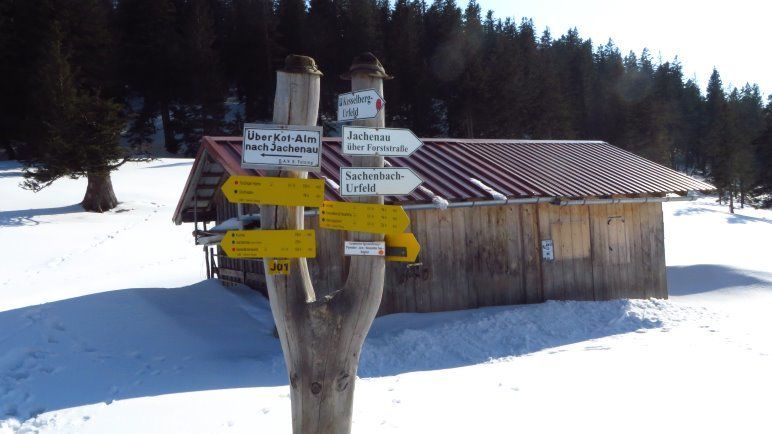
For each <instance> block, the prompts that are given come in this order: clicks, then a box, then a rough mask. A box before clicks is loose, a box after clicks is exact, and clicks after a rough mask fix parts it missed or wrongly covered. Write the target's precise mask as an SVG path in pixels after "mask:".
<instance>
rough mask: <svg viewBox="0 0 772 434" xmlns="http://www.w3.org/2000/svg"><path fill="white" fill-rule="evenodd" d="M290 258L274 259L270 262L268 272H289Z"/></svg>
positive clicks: (284, 274) (284, 273) (276, 273)
mask: <svg viewBox="0 0 772 434" xmlns="http://www.w3.org/2000/svg"><path fill="white" fill-rule="evenodd" d="M289 270H290V260H289V259H274V260H272V261H270V263H269V264H268V274H269V275H271V276H277V275H283V276H286V275H288V274H289Z"/></svg>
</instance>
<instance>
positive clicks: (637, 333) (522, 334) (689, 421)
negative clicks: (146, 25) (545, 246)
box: [0, 159, 772, 434]
mask: <svg viewBox="0 0 772 434" xmlns="http://www.w3.org/2000/svg"><path fill="white" fill-rule="evenodd" d="M190 165H191V161H190V160H171V159H170V160H159V161H155V162H152V163H146V164H134V165H127V166H126V167H124V168H122V169H121V170H120V171H119V172H117V173H116V174H115V176H114V179H113V183H114V186H115V189H116V193H117V195H118V198H119V200H121V201H122V203H121V205H120V206H119V207H118V209H117V210H115V211H113V212H110V213H107V214H104V215H97V214H88V213H83V212H81V211H80V208H79V207H78V205H77V203H78V202H79V201H80V199H81V197H82V194H83V192H84V191H85V182H84V181H73V180H64V181H60V182H57V183H56V184H54V185H53V186H52V187H51V188H49V189H48V190H44V191H43V192H41V193H39V194H33V193H31V192H28V191H23V190H21V189H19V188H18V187H17V184H18V183H19V181H20V173H19V168H18V166H17V165H15V163H13V162H2V163H0V242H1V243H0V246H1V247H2V249H3V254H2V255H0V433H2V434H6V433H17V432H18V433H22V432H23V433H33V432H41V433H194V434H195V433H207V434H208V433H254V432H264V433H289V432H291V429H290V414H289V394H288V388H287V381H286V378H285V377H286V374H285V372H284V363H283V360H282V356H281V349H280V347H279V344H278V341H277V340H276V339H274V338H273V336H272V321H271V316H270V311H269V308H268V304H267V303H266V301H265V300H264V299H262V298H261V297H259V296H258V295H257V294H256V293H255V292H253V291H249V290H246V289H244V288H231V289H226V288H223V287H222V286H220V285H219V284H218V283H217V282H216V281H206V280H204V271H203V268H204V267H203V253H202V252H201V250H200V248H197V247H195V246H193V245H192V237H191V236H190V231H191V227H190V226H189V225H186V226H181V227H178V226H174V225H173V224H172V223H171V214H172V212H173V209H174V206H175V205H176V201H177V197H178V195H179V192H180V190H181V188H182V185H183V183H184V180H185V177H186V175H187V172H188V170H189V168H190ZM665 225H666V244H667V245H666V249H667V263H668V279H669V283H670V292H671V294H672V297H671V299H670V300H668V301H663V300H633V301H625V300H617V301H611V302H548V303H544V304H540V305H532V306H512V307H497V308H488V309H479V310H470V311H462V312H446V313H439V314H399V315H391V316H387V317H384V318H379V319H378V320H376V323H375V325H374V328H373V330H372V332H371V334H370V336H369V337H368V339H367V342H366V344H365V349H364V351H363V353H362V361H361V368H360V372H359V375H360V377H362V378H361V379H360V380H359V381H358V382H357V394H356V400H355V414H354V432H355V433H360V434H362V433H397V432H399V433H427V432H444V433H472V432H474V433H478V432H480V433H507V432H528V433H534V432H537V433H538V432H545V433H547V432H593V433H595V432H601V433H603V432H609V433H611V432H613V433H616V432H626V433H636V432H654V431H659V432H743V433H745V432H759V433H762V432H764V433H767V432H770V431H772V419H770V417H769V416H768V406H769V403H770V402H772V356H771V354H772V319H770V318H772V316H771V315H769V313H768V312H769V311H770V309H772V259H771V258H770V248H769V246H770V245H772V212H769V211H757V210H751V209H745V210H740V211H738V214H737V215H734V216H731V215H729V214H728V213H727V212H726V208H725V207H720V206H718V205H716V204H714V203H713V201H712V200H711V199H707V198H706V199H700V200H699V201H697V202H693V203H674V204H666V205H665Z"/></svg>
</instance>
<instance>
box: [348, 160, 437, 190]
mask: <svg viewBox="0 0 772 434" xmlns="http://www.w3.org/2000/svg"><path fill="white" fill-rule="evenodd" d="M422 182H423V181H422V180H421V178H419V177H418V176H417V175H416V174H415V172H413V170H412V169H410V168H407V167H341V168H340V194H341V196H383V195H388V196H402V195H405V194H410V192H412V191H413V190H415V188H416V187H418V186H419V185H421V183H422Z"/></svg>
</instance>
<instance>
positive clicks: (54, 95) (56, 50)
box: [22, 22, 129, 212]
mask: <svg viewBox="0 0 772 434" xmlns="http://www.w3.org/2000/svg"><path fill="white" fill-rule="evenodd" d="M49 35H50V36H49V41H48V43H47V45H46V47H45V49H44V51H43V53H42V55H41V57H40V59H39V63H38V67H37V74H36V77H35V79H34V85H35V89H36V91H35V92H34V100H35V102H36V104H35V114H36V117H35V120H34V124H35V125H29V126H28V127H27V128H26V131H27V135H26V137H25V148H26V151H25V152H24V153H23V155H24V157H23V159H22V161H23V163H24V165H25V174H24V176H25V181H24V187H25V188H29V189H32V190H34V191H39V190H40V189H42V188H45V187H47V186H48V185H50V184H51V183H53V182H54V181H56V180H57V179H59V178H62V177H70V178H79V177H87V178H88V187H87V189H86V194H85V196H84V198H83V201H82V202H81V205H82V206H83V208H84V209H85V210H86V211H95V212H104V211H107V210H110V209H112V208H114V207H115V206H116V205H117V204H118V200H117V198H116V196H115V193H114V191H113V187H112V181H111V179H110V172H111V171H112V170H115V169H116V168H118V167H119V166H120V165H121V164H123V163H125V162H126V161H128V160H129V155H128V154H127V153H126V149H125V148H123V147H121V146H119V144H118V138H119V133H120V130H121V129H122V127H123V122H124V121H123V119H121V117H120V115H119V107H118V106H117V105H115V104H113V103H112V102H110V101H107V100H105V99H103V98H101V97H100V95H99V94H94V93H91V92H89V91H84V90H79V89H78V88H77V87H76V80H75V78H74V76H73V73H72V69H71V67H70V64H69V62H68V59H67V57H66V54H65V53H64V51H63V37H62V32H61V30H60V26H59V24H58V22H54V23H53V24H52V27H51V31H50V33H49Z"/></svg>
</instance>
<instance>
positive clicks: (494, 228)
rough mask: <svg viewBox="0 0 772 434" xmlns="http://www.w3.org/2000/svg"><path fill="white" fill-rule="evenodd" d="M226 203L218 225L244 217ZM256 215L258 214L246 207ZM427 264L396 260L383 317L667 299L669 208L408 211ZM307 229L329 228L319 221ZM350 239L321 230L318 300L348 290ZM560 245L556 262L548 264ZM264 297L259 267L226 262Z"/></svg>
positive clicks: (314, 263)
mask: <svg viewBox="0 0 772 434" xmlns="http://www.w3.org/2000/svg"><path fill="white" fill-rule="evenodd" d="M220 200H221V202H220V203H218V222H220V221H222V220H224V219H226V218H229V217H232V216H235V215H236V208H235V206H234V205H230V204H227V203H224V202H225V201H224V200H223V199H220ZM245 211H246V212H252V211H253V210H251V209H249V210H245ZM408 215H409V216H410V219H411V226H410V229H409V230H410V231H412V232H413V233H414V234H415V236H416V238H417V239H418V242H419V243H420V244H421V253H420V255H419V258H418V262H419V264H416V265H412V266H411V265H407V264H405V263H397V262H393V263H388V264H387V268H386V281H385V285H384V293H383V300H382V303H381V309H380V311H379V314H380V315H384V314H388V313H395V312H437V311H447V310H458V309H470V308H476V307H482V306H493V305H509V304H522V303H538V302H541V301H544V300H608V299H614V298H648V297H659V298H666V297H667V282H666V276H665V262H664V261H665V254H664V239H663V234H664V231H663V222H662V205H661V204H660V203H648V204H624V205H621V204H614V205H589V206H588V205H585V206H563V207H561V206H555V205H551V204H539V205H509V206H499V207H474V208H451V209H447V210H422V211H408ZM306 227H307V228H312V229H319V228H318V224H317V218H316V217H309V218H307V219H306ZM344 236H345V233H344V232H342V231H330V230H321V229H320V230H317V257H316V258H315V259H309V260H308V264H309V269H310V272H311V277H312V279H313V282H314V285H315V287H316V289H317V292H318V293H329V292H330V291H331V290H334V289H338V288H340V287H341V286H342V284H343V277H344V276H345V268H346V264H347V261H346V259H345V258H344V257H343V255H342V250H343V241H344ZM546 239H551V240H553V245H554V251H555V260H554V261H549V262H548V261H544V260H542V259H541V240H546ZM220 261H221V262H220V266H222V267H224V268H228V269H241V270H244V271H246V272H247V273H246V274H245V276H253V277H254V279H252V280H253V281H252V282H246V283H247V284H249V285H250V286H252V287H255V288H256V289H259V290H261V291H264V290H265V289H264V280H263V279H259V278H258V277H262V276H260V275H262V274H263V270H262V265H261V264H260V263H258V262H256V261H255V262H250V261H239V260H231V259H227V258H224V257H221V258H220Z"/></svg>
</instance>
